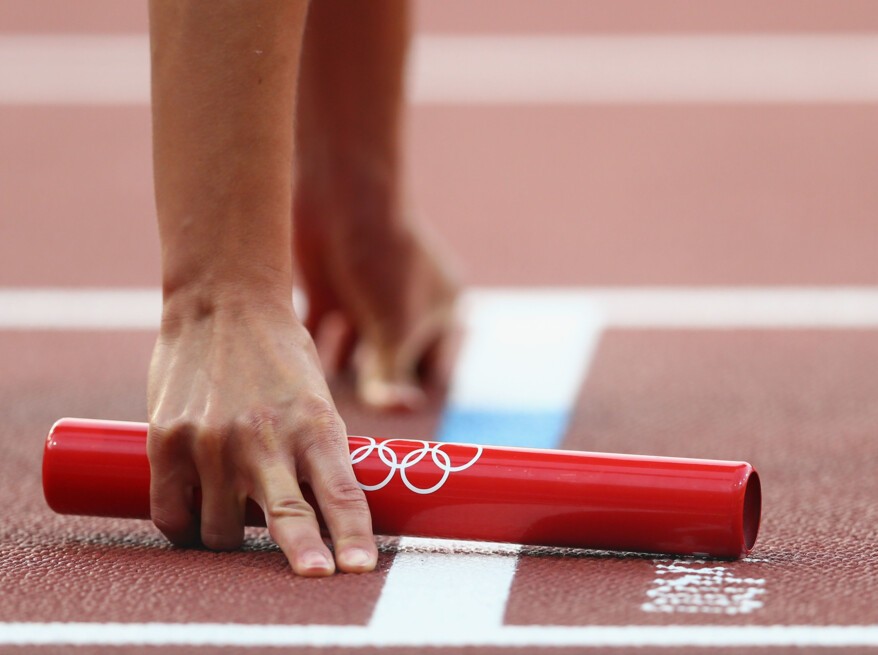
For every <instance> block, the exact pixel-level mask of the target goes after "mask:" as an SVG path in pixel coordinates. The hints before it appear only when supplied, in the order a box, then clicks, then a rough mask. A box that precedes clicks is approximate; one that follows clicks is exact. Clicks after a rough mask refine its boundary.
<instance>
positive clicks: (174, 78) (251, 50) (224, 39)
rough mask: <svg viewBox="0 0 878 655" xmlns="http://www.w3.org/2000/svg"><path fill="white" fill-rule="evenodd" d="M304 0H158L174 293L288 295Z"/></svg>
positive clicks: (168, 268)
mask: <svg viewBox="0 0 878 655" xmlns="http://www.w3.org/2000/svg"><path fill="white" fill-rule="evenodd" d="M306 8H307V2H306V0H279V1H277V2H271V1H263V0H260V1H258V2H238V1H236V0H231V1H217V0H205V1H185V2H184V1H177V0H152V1H151V2H150V35H151V43H152V93H153V142H154V143H153V147H154V166H155V189H156V208H157V212H158V221H159V232H160V236H161V243H162V275H163V287H164V290H165V298H166V301H167V300H169V299H171V298H172V297H174V296H175V295H178V294H182V295H186V296H190V295H191V296H194V297H197V299H198V301H199V302H202V303H203V302H205V301H207V302H210V301H212V300H216V299H220V298H222V297H224V296H229V295H232V296H234V295H236V294H237V295H244V296H246V295H251V294H254V293H255V294H257V295H262V294H274V295H276V296H278V297H280V296H284V295H285V296H286V298H287V299H289V297H290V293H291V287H292V261H291V257H292V255H291V251H290V239H291V234H290V231H291V228H290V205H291V188H290V187H291V175H292V158H293V110H294V102H295V86H296V76H297V74H298V66H299V50H300V43H301V35H302V29H303V24H304V20H305V12H306Z"/></svg>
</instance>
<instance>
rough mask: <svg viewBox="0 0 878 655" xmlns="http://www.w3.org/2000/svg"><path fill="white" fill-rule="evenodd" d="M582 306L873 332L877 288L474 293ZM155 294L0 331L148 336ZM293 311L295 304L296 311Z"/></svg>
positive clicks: (24, 300)
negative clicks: (126, 332)
mask: <svg viewBox="0 0 878 655" xmlns="http://www.w3.org/2000/svg"><path fill="white" fill-rule="evenodd" d="M536 297H542V298H544V299H545V301H546V302H553V303H554V302H562V301H567V302H570V303H575V302H583V301H586V302H587V303H589V304H590V306H591V307H593V308H595V311H596V312H597V313H598V315H599V316H600V317H601V320H602V321H603V325H604V327H605V328H644V329H665V328H668V329H677V328H679V329H749V328H752V329H852V328H876V327H878V287H763V288H747V287H703V288H695V287H693V288H687V287H642V288H635V287H619V288H599V287H594V288H587V287H582V288H576V287H569V288H564V287H560V288H525V287H522V288H517V289H513V288H500V287H497V288H475V289H471V290H470V291H468V292H467V294H466V295H465V297H464V302H463V305H464V308H465V313H466V312H467V311H471V310H478V308H479V307H480V306H484V305H487V304H500V305H502V304H503V303H507V302H515V301H516V298H520V299H521V300H523V301H527V300H528V299H531V298H536ZM160 299H161V294H160V292H159V291H158V290H157V289H55V288H52V289H35V288H32V289H19V288H16V289H8V288H7V289H2V288H0V330H3V329H5V330H76V329H81V330H154V329H156V328H157V327H158V324H159V318H160V315H161V300H160ZM297 306H298V304H297Z"/></svg>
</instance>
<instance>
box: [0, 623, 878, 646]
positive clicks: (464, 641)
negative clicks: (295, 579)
mask: <svg viewBox="0 0 878 655" xmlns="http://www.w3.org/2000/svg"><path fill="white" fill-rule="evenodd" d="M0 644H2V645H19V646H22V645H23V646H38V645H80V646H83V645H91V646H169V645H174V646H237V647H259V646H262V647H265V646H311V647H317V648H319V647H350V648H369V647H371V648H381V647H387V648H389V647H392V646H437V647H443V646H444V647H462V646H498V647H503V646H508V647H516V646H517V647H532V648H537V647H553V646H554V647H561V646H572V647H576V646H579V647H624V648H636V647H645V646H656V647H686V646H698V647H702V648H718V647H748V646H749V647H760V646H790V647H837V648H850V647H874V646H878V625H850V626H836V625H829V626H811V625H772V626H754V625H747V626H721V625H698V626H695V625H669V626H638V625H626V626H587V627H570V626H503V627H496V626H493V627H485V628H483V629H480V630H478V631H477V632H475V633H468V634H462V633H458V632H456V631H454V630H445V631H442V632H438V631H437V633H435V634H431V635H430V636H429V639H425V636H424V635H422V634H415V633H414V632H413V631H409V630H405V629H403V626H402V622H399V623H396V624H394V625H392V626H384V627H380V628H373V627H371V626H370V627H354V626H338V625H306V626H302V625H299V626H296V625H254V624H241V623H0Z"/></svg>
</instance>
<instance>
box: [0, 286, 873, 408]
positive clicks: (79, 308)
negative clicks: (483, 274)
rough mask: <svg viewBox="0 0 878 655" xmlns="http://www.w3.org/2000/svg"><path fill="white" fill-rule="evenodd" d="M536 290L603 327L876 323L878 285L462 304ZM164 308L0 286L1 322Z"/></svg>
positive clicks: (134, 317) (577, 291)
mask: <svg viewBox="0 0 878 655" xmlns="http://www.w3.org/2000/svg"><path fill="white" fill-rule="evenodd" d="M536 297H542V298H544V299H546V300H547V301H548V300H550V299H551V300H552V302H560V301H565V300H566V301H568V302H569V301H575V302H585V303H588V304H590V306H591V307H593V308H594V312H595V313H594V314H593V316H595V319H594V320H598V317H599V319H600V320H601V321H602V322H603V327H604V328H649V329H663V328H670V329H674V328H681V329H690V328H691V329H733V328H754V329H797V328H803V329H811V328H825V329H851V328H875V327H878V287H843V286H839V287H764V288H748V287H701V288H695V287H692V288H689V287H642V288H637V287H628V288H626V287H620V288H599V287H594V288H587V287H583V288H576V287H570V288H564V287H559V288H526V287H522V288H518V289H510V288H501V287H497V288H475V289H471V290H470V291H468V292H467V293H466V295H465V297H464V302H463V305H464V308H465V312H468V311H470V309H472V310H473V311H478V308H479V307H480V306H484V305H487V304H495V305H503V304H505V303H515V302H516V299H521V300H522V301H529V299H532V298H536ZM297 306H298V304H297ZM160 316H161V293H160V292H159V290H158V289H81V288H77V289H72V288H71V289H58V288H30V289H27V288H6V289H3V288H0V330H2V329H6V330H24V329H33V330H39V329H47V330H77V329H81V330H154V329H156V328H157V327H158V324H159V317H160ZM584 316H585V315H583V317H584ZM584 324H585V323H582V324H580V325H584ZM574 329H578V328H574ZM582 347H583V348H585V347H586V345H583V346H582ZM467 393H469V392H467ZM473 393H475V391H473Z"/></svg>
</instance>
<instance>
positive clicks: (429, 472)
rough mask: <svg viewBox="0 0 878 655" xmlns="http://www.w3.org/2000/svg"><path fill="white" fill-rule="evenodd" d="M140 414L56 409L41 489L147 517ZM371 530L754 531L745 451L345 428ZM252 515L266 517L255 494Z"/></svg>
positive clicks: (67, 510) (641, 539)
mask: <svg viewBox="0 0 878 655" xmlns="http://www.w3.org/2000/svg"><path fill="white" fill-rule="evenodd" d="M146 429H147V426H146V424H145V423H123V422H117V421H97V420H85V419H62V420H60V421H58V422H57V423H56V424H55V425H54V426H53V427H52V430H51V432H50V433H49V436H48V438H47V440H46V447H45V452H44V457H43V491H44V493H45V496H46V501H47V502H48V504H49V506H50V507H51V508H52V509H53V510H55V511H56V512H59V513H62V514H84V515H92V516H115V517H129V518H149V462H148V460H147V457H146ZM349 442H350V450H351V461H352V462H353V464H354V471H355V473H356V475H357V479H358V480H359V482H360V485H361V486H362V487H363V488H364V489H365V491H366V497H367V499H368V501H369V507H370V508H371V511H372V520H373V525H374V529H375V532H376V533H377V534H386V535H410V536H424V537H444V538H452V539H476V540H487V541H500V542H511V543H521V544H534V545H547V546H572V547H579V548H597V549H604V550H615V551H633V552H648V553H668V554H677V555H705V556H711V557H722V558H737V557H740V556H742V555H745V554H747V553H748V552H750V549H751V548H752V547H753V544H754V542H755V541H756V533H757V531H758V529H759V518H760V512H761V491H760V485H759V477H758V475H757V474H756V471H755V470H754V469H753V467H752V466H750V465H749V464H747V463H745V462H725V461H711V460H699V459H678V458H666V457H640V456H633V455H609V454H597V453H584V452H574V451H560V450H535V449H525V448H496V447H487V446H485V447H482V446H474V445H465V444H452V443H431V442H424V441H416V440H408V439H374V438H372V437H350V438H349ZM247 520H248V523H249V524H251V525H264V517H263V516H262V514H261V510H260V509H259V508H258V507H257V506H256V505H255V504H251V505H250V507H249V511H248V517H247Z"/></svg>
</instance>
